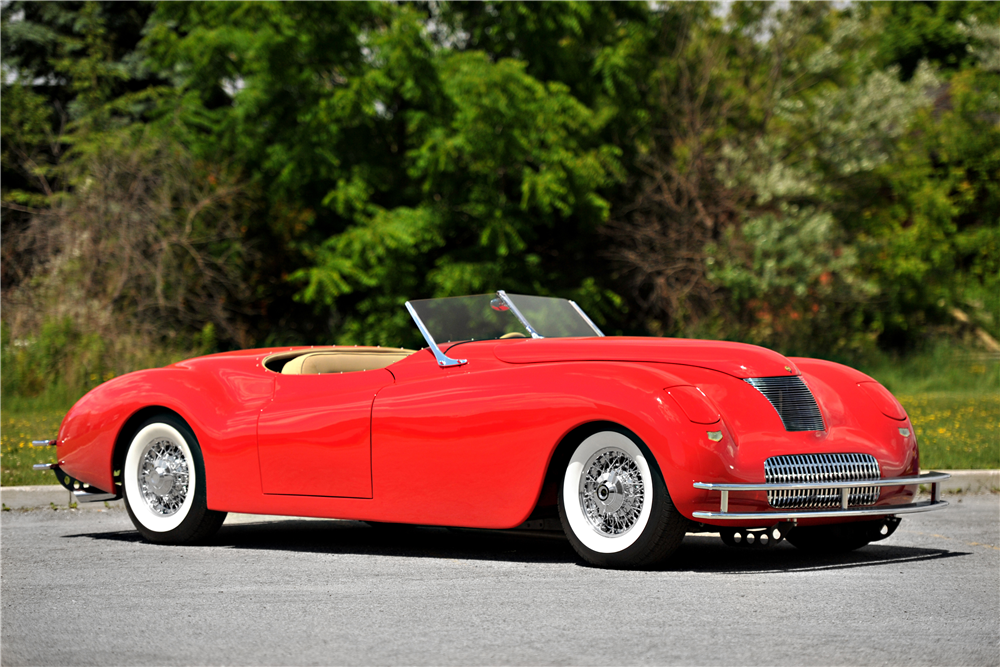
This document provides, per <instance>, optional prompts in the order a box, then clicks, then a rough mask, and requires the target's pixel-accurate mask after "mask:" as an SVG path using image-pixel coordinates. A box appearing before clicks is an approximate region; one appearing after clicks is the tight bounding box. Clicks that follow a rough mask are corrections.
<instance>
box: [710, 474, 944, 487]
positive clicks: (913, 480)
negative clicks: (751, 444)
mask: <svg viewBox="0 0 1000 667" xmlns="http://www.w3.org/2000/svg"><path fill="white" fill-rule="evenodd" d="M950 477H951V475H950V474H948V473H946V472H925V473H924V474H923V475H918V476H916V477H895V478H893V479H871V480H869V479H863V480H851V479H845V480H842V481H839V482H795V483H785V484H716V483H714V482H695V483H694V488H696V489H705V490H707V491H723V490H725V491H780V490H782V489H842V488H844V487H848V488H850V487H855V486H905V485H907V484H931V483H934V482H943V481H944V480H946V479H948V478H950Z"/></svg>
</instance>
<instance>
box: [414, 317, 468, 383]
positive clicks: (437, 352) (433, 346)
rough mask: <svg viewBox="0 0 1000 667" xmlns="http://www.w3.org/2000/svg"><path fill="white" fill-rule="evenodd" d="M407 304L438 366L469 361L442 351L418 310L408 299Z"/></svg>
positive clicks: (457, 364) (458, 364)
mask: <svg viewBox="0 0 1000 667" xmlns="http://www.w3.org/2000/svg"><path fill="white" fill-rule="evenodd" d="M405 305H406V310H407V311H409V313H410V317H412V318H413V321H414V322H416V323H417V328H418V329H420V333H421V334H423V337H424V340H426V341H427V347H428V348H430V351H431V354H433V355H434V358H435V359H437V363H438V366H441V367H442V368H444V367H447V366H461V365H462V364H467V363H469V360H468V359H452V358H451V357H449V356H447V355H446V354H445V353H444V352H442V351H441V348H439V347H438V344H437V343H435V342H434V337H433V336H431V332H430V331H428V330H427V327H426V326H424V323H423V321H422V320H421V319H420V316H419V315H417V311H416V310H415V309H414V308H413V306H412V305H411V304H410V302H409V301H407V302H406V304H405Z"/></svg>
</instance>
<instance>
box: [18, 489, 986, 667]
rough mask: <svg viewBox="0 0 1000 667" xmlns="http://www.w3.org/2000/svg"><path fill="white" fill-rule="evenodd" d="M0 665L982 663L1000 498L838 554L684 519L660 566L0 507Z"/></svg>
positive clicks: (478, 543) (555, 545)
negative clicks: (164, 542) (156, 531)
mask: <svg viewBox="0 0 1000 667" xmlns="http://www.w3.org/2000/svg"><path fill="white" fill-rule="evenodd" d="M0 547H2V554H0V555H2V561H0V565H2V571H0V604H2V617H0V662H2V664H3V665H102V666H109V665H208V664H213V665H218V664H226V665H397V664H405V665H454V664H461V665H553V664H554V665H566V664H573V665H602V666H609V665H638V664H656V665H675V664H676V665H775V664H780V665H904V664H905V665H1000V548H998V547H1000V496H996V495H978V496H966V497H960V502H959V499H958V498H955V497H953V498H952V505H951V507H949V508H948V509H946V510H944V511H941V512H933V513H928V514H922V515H914V516H911V517H908V518H906V519H904V520H903V523H902V525H901V526H900V528H899V530H898V531H897V532H896V534H895V535H893V536H892V537H891V538H889V539H888V540H886V541H885V542H881V543H878V544H876V545H869V546H868V547H865V548H863V549H861V550H859V551H857V552H854V553H851V554H848V555H846V556H838V557H822V558H815V557H812V558H811V557H808V556H805V555H803V554H801V553H799V552H798V551H796V550H795V549H794V548H793V547H791V546H790V545H788V544H784V543H783V544H779V545H777V546H775V547H771V548H768V549H759V550H746V549H732V548H728V547H726V546H725V545H723V544H722V542H721V541H720V540H719V539H718V538H717V537H715V536H708V535H689V536H688V538H687V539H686V540H685V543H684V545H683V546H682V547H681V550H680V552H679V553H678V555H677V557H676V558H675V560H674V561H673V563H672V564H671V565H670V566H669V567H668V568H666V569H664V570H662V571H659V572H613V571H606V570H599V569H594V568H591V567H586V566H585V565H583V563H582V562H581V561H579V560H578V559H577V558H576V556H575V555H574V553H573V551H572V549H571V548H570V547H569V545H568V543H567V542H566V541H565V540H562V539H555V538H551V537H521V536H513V535H509V534H502V533H485V532H482V533H480V532H452V531H447V530H444V529H432V528H419V529H408V530H393V529H376V528H371V527H368V526H367V525H365V524H362V523H356V522H347V521H317V520H300V519H280V520H273V519H271V520H266V519H264V518H262V517H247V516H237V517H231V521H229V522H227V524H226V525H225V526H224V527H223V529H222V530H221V531H220V533H219V535H218V536H217V538H216V539H215V540H214V541H213V542H212V543H211V544H209V545H208V546H200V547H161V546H153V545H150V544H146V543H144V542H142V541H141V540H140V539H139V537H138V535H137V533H135V532H134V531H133V530H132V529H131V524H130V523H129V520H128V517H127V515H126V514H125V513H124V512H122V511H121V510H119V509H111V510H108V511H104V512H97V511H93V510H86V511H66V510H61V511H51V510H35V511H13V512H3V513H2V516H0Z"/></svg>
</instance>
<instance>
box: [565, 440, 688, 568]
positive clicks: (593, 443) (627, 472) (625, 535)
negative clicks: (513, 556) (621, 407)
mask: <svg viewBox="0 0 1000 667" xmlns="http://www.w3.org/2000/svg"><path fill="white" fill-rule="evenodd" d="M609 426H611V428H609V429H608V430H604V431H598V432H596V433H592V434H591V435H589V436H586V437H584V438H583V439H582V440H581V441H580V442H579V444H577V445H575V447H574V448H573V449H572V450H571V451H570V452H569V453H568V454H566V455H565V456H568V460H567V459H566V458H563V459H562V461H566V463H565V466H566V469H565V472H564V474H563V479H562V484H561V485H560V488H559V493H558V496H557V498H558V506H559V507H558V509H559V518H560V519H561V520H562V524H563V530H564V531H565V533H566V538H567V539H568V540H569V542H570V544H571V545H572V546H573V549H575V550H576V552H577V553H578V554H579V555H580V556H581V557H582V558H583V559H584V560H586V561H587V562H588V563H591V564H593V565H598V566H600V567H613V568H623V569H637V568H649V567H657V566H658V565H659V564H661V563H663V562H664V561H665V560H666V559H667V558H669V557H670V555H671V554H672V553H673V552H674V551H675V550H676V549H677V547H678V546H680V543H681V540H683V539H684V533H685V531H686V530H687V526H688V521H687V519H685V518H684V517H683V516H682V515H681V514H680V513H679V512H678V511H677V509H676V508H675V507H674V505H673V502H672V501H671V499H670V494H669V493H668V492H667V487H666V483H665V482H664V480H663V475H662V473H661V472H660V468H659V467H658V465H657V462H656V461H655V460H654V459H653V455H652V454H651V453H650V451H649V449H648V448H647V447H646V445H645V444H644V443H643V442H642V441H641V440H640V439H639V438H638V437H637V436H636V435H635V434H634V433H632V432H631V431H627V430H626V429H624V428H621V427H614V426H613V425H609Z"/></svg>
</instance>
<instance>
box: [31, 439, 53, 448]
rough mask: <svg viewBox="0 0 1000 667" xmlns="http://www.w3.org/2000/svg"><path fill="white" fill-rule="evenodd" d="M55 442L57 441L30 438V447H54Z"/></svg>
mask: <svg viewBox="0 0 1000 667" xmlns="http://www.w3.org/2000/svg"><path fill="white" fill-rule="evenodd" d="M56 442H57V441H56V440H32V441H31V446H32V447H55V446H56Z"/></svg>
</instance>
